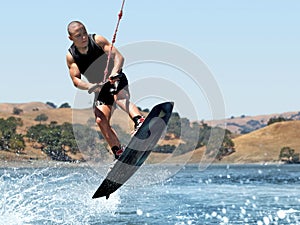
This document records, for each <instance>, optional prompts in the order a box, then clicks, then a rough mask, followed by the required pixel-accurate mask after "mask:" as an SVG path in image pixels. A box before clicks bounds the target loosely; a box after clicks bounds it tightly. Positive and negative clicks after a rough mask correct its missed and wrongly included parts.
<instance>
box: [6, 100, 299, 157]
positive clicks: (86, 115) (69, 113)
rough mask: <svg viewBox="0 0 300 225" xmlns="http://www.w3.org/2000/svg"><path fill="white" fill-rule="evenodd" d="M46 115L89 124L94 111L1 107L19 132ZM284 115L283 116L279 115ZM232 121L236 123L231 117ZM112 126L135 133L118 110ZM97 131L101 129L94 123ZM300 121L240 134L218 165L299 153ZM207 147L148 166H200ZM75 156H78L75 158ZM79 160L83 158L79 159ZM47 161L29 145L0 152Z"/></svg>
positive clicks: (43, 106)
mask: <svg viewBox="0 0 300 225" xmlns="http://www.w3.org/2000/svg"><path fill="white" fill-rule="evenodd" d="M14 107H17V108H19V109H22V113H21V114H20V115H13V113H12V112H13V108H14ZM42 113H44V114H46V115H47V116H48V120H47V121H46V122H43V123H50V122H51V121H56V122H57V123H58V124H62V123H64V122H69V123H81V124H86V123H87V121H88V120H89V119H91V118H94V115H93V112H92V110H91V109H80V110H72V109H70V108H60V109H54V108H51V107H50V106H48V105H46V104H44V103H40V102H32V103H24V104H9V103H2V104H0V118H4V119H6V118H8V117H10V116H14V117H19V118H21V119H22V121H23V124H24V125H23V126H22V127H21V128H19V130H18V132H21V133H25V132H26V130H27V129H28V128H29V127H30V126H33V125H35V124H38V123H40V122H37V121H35V118H36V117H37V116H38V115H40V114H42ZM280 115H282V114H280ZM285 115H290V116H291V115H295V113H287V114H285ZM274 116H278V114H272V115H266V116H264V117H263V118H265V119H264V120H263V119H262V116H261V117H259V118H258V117H257V118H256V119H257V120H260V121H266V120H267V119H266V118H270V117H274ZM246 119H247V120H248V121H249V118H248V117H247V118H246V117H244V118H239V119H237V118H236V119H235V120H234V121H235V122H234V123H236V124H239V123H238V120H241V121H240V124H241V125H243V124H245V121H247V120H246ZM251 119H253V118H250V120H251ZM229 120H233V119H232V118H231V119H229ZM218 122H219V121H212V122H211V125H213V124H217V123H218ZM112 123H113V124H117V125H119V126H120V127H121V128H122V129H123V130H125V131H126V132H130V131H131V130H132V126H133V124H132V121H131V120H130V119H129V117H128V116H127V115H126V114H125V113H124V112H122V111H120V110H116V111H115V113H114V114H113V118H112ZM95 129H98V128H97V126H96V124H95ZM299 137H300V121H288V122H280V123H275V124H272V125H270V126H264V127H263V128H259V129H257V130H255V131H252V132H250V133H248V134H243V135H238V136H237V137H236V138H234V139H233V141H234V143H235V150H236V152H235V153H233V154H231V155H229V156H226V157H224V158H223V159H222V160H221V161H219V160H217V161H215V162H217V163H220V162H221V163H261V162H277V161H278V157H279V153H280V150H281V148H282V147H286V146H287V147H291V148H293V149H295V151H296V152H300V138H299ZM180 141H181V140H170V141H169V142H168V141H167V142H166V141H164V144H168V143H170V144H175V145H176V144H179V143H180ZM204 152H205V148H201V149H196V150H195V151H193V152H190V153H187V154H184V155H180V156H177V157H174V156H173V155H172V154H160V153H151V155H150V157H149V159H148V162H149V163H163V162H167V163H182V162H189V163H199V162H200V161H201V160H202V157H203V153H204ZM74 157H75V156H74ZM76 157H79V158H80V156H78V155H77V156H76ZM29 159H37V160H47V159H48V157H47V156H46V155H45V154H44V153H43V152H42V151H40V150H38V149H36V148H35V147H34V146H32V144H28V143H27V147H26V149H25V151H24V154H16V153H12V152H8V151H0V161H1V160H2V161H4V160H6V161H18V160H29Z"/></svg>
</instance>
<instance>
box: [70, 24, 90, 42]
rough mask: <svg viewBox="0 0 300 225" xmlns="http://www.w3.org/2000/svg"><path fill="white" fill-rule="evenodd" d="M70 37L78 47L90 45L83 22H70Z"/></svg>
mask: <svg viewBox="0 0 300 225" xmlns="http://www.w3.org/2000/svg"><path fill="white" fill-rule="evenodd" d="M68 34H69V39H70V40H71V41H73V43H74V45H75V46H77V47H86V46H87V45H88V33H87V31H86V28H85V26H84V25H83V23H81V22H79V21H72V22H70V23H69V24H68Z"/></svg>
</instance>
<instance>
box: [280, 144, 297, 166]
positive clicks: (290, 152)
mask: <svg viewBox="0 0 300 225" xmlns="http://www.w3.org/2000/svg"><path fill="white" fill-rule="evenodd" d="M279 159H280V160H281V161H284V162H288V163H299V162H300V159H299V153H295V150H294V149H292V148H290V147H283V148H281V150H280V154H279Z"/></svg>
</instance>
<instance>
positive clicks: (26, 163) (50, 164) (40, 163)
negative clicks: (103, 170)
mask: <svg viewBox="0 0 300 225" xmlns="http://www.w3.org/2000/svg"><path fill="white" fill-rule="evenodd" d="M101 163H102V164H101ZM199 163H200V162H199ZM199 163H195V162H193V163H185V164H184V165H198V164H199ZM108 164H109V162H99V165H96V167H105V166H107V165H108ZM156 164H158V165H162V164H161V163H148V164H147V165H156ZM180 164H181V163H179V162H177V163H176V162H175V163H165V164H164V165H170V166H172V165H177V166H178V165H180ZM184 165H182V166H183V167H184ZM210 165H213V166H218V165H219V166H235V165H237V166H240V165H245V166H246V165H262V166H268V165H294V164H288V163H284V162H280V161H278V162H274V161H272V162H266V161H264V162H242V163H241V162H239V163H225V162H224V163H222V162H217V163H211V164H210ZM210 165H209V166H210ZM295 165H296V164H295ZM298 165H299V164H298ZM93 166H95V165H93V164H92V163H88V162H60V161H51V160H18V161H3V160H0V169H5V168H7V169H9V168H76V167H78V168H79V167H82V168H87V167H91V168H92V167H93ZM209 166H208V167H209Z"/></svg>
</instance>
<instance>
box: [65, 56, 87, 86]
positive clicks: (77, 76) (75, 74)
mask: <svg viewBox="0 0 300 225" xmlns="http://www.w3.org/2000/svg"><path fill="white" fill-rule="evenodd" d="M67 65H68V68H69V73H70V76H71V79H72V81H73V84H74V86H75V87H77V88H79V89H81V90H88V89H89V88H90V87H91V86H93V84H91V83H89V82H85V81H83V80H81V73H80V70H79V68H78V66H77V64H76V63H75V61H74V59H73V57H72V55H71V54H70V53H69V52H68V54H67Z"/></svg>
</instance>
